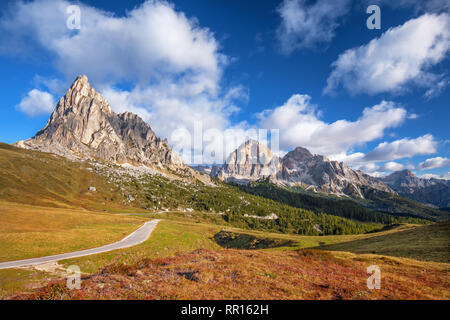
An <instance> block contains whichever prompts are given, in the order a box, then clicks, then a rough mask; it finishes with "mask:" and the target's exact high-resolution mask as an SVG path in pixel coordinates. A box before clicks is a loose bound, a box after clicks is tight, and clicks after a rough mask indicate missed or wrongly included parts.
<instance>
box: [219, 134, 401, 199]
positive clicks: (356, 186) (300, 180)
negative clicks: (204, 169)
mask: <svg viewBox="0 0 450 320" xmlns="http://www.w3.org/2000/svg"><path fill="white" fill-rule="evenodd" d="M214 175H215V176H217V177H219V178H220V179H221V180H224V181H233V182H239V183H247V182H248V181H255V180H259V179H263V178H269V179H270V180H271V181H272V182H274V183H277V184H280V185H288V186H300V187H303V188H305V189H307V190H314V191H320V192H325V193H329V194H337V195H348V196H351V197H356V198H364V191H363V188H362V187H365V188H366V187H369V188H372V189H376V190H380V191H385V192H389V193H395V192H394V191H393V190H392V189H391V188H390V187H388V186H387V185H386V184H384V183H383V182H381V181H378V180H377V179H375V178H373V177H371V176H369V175H367V174H365V173H363V172H362V171H359V170H352V169H350V168H349V167H348V166H347V165H345V164H344V163H343V162H337V161H331V160H329V159H327V158H326V157H324V156H321V155H312V154H311V153H310V152H309V151H308V150H307V149H305V148H301V147H297V148H295V149H294V150H292V151H290V152H289V153H287V154H286V155H285V156H284V157H283V158H279V157H277V156H274V155H273V154H272V152H271V151H270V149H269V148H267V147H266V146H265V145H264V144H261V143H259V142H257V141H253V140H249V141H247V142H245V143H244V144H242V145H241V146H240V147H239V148H238V149H236V150H235V151H234V152H233V153H231V155H230V156H229V158H228V160H227V163H226V164H225V165H224V166H223V167H222V168H221V169H220V170H217V171H216V173H215V174H214Z"/></svg>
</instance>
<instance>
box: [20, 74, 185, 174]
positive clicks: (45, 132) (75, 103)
mask: <svg viewBox="0 0 450 320" xmlns="http://www.w3.org/2000/svg"><path fill="white" fill-rule="evenodd" d="M15 145H16V146H19V147H22V148H28V149H34V150H39V151H45V152H51V153H55V154H58V155H61V156H64V157H68V158H81V159H91V160H100V161H104V162H112V163H117V164H122V163H130V164H133V165H145V166H148V167H152V168H164V169H172V170H175V171H189V170H191V169H188V168H187V166H186V165H185V164H184V163H183V161H182V160H181V158H180V157H179V156H178V155H177V154H175V153H174V152H173V151H172V150H171V148H170V147H169V146H168V144H167V141H166V140H162V139H160V138H158V137H157V136H156V135H155V133H154V132H153V131H152V129H151V128H150V126H149V125H148V124H147V123H146V122H144V121H143V120H142V119H141V118H140V117H138V116H137V115H135V114H133V113H130V112H125V113H122V114H117V113H115V112H113V111H112V109H111V107H110V105H109V103H108V101H107V100H106V99H105V98H103V97H102V96H101V95H100V94H99V93H98V92H97V91H96V90H95V89H94V88H92V87H91V86H90V84H89V81H88V78H87V77H86V76H84V75H83V76H78V77H77V78H76V79H75V81H74V82H73V84H72V86H71V87H70V88H69V90H68V91H67V92H66V94H65V95H64V97H62V98H61V99H60V100H59V102H58V103H57V105H56V108H55V110H54V111H53V113H52V114H51V116H50V119H49V120H48V122H47V125H46V126H45V127H44V128H43V129H42V130H40V131H39V132H38V133H37V134H36V136H34V137H33V138H30V139H28V140H25V141H19V142H17V143H16V144H15Z"/></svg>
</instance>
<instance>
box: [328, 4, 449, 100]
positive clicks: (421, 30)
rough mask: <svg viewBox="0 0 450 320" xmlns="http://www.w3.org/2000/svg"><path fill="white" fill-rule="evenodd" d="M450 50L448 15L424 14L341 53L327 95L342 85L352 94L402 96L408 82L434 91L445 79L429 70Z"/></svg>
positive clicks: (329, 80)
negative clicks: (388, 93) (364, 43)
mask: <svg viewBox="0 0 450 320" xmlns="http://www.w3.org/2000/svg"><path fill="white" fill-rule="evenodd" d="M449 49H450V17H449V15H448V14H446V13H442V14H440V15H437V14H424V15H422V16H420V17H419V18H416V19H411V20H409V21H407V22H405V23H404V24H403V25H401V26H398V27H395V28H391V29H389V30H387V31H386V32H385V33H383V35H381V36H380V37H379V38H376V39H373V40H372V41H370V42H369V43H368V44H366V45H363V46H360V47H357V48H353V49H349V50H346V51H345V52H344V53H342V54H340V55H339V57H338V59H337V60H336V61H335V62H333V64H332V67H333V71H332V72H331V74H330V76H329V77H328V80H327V86H326V87H325V89H324V92H325V93H332V92H334V91H335V89H336V88H337V87H339V86H342V87H344V88H345V89H346V90H347V91H348V92H350V93H351V94H358V93H368V94H371V95H373V94H378V93H383V92H391V93H399V92H402V91H403V90H405V88H406V85H407V84H409V83H414V84H415V85H418V86H421V87H425V88H433V86H435V84H436V83H439V82H440V81H442V80H441V76H440V75H437V74H434V73H432V72H431V71H430V68H431V67H433V66H434V65H436V64H438V63H439V62H440V61H442V60H443V59H444V58H445V57H446V56H447V54H448V52H449ZM433 93H435V91H434V92H429V93H428V95H432V94H433Z"/></svg>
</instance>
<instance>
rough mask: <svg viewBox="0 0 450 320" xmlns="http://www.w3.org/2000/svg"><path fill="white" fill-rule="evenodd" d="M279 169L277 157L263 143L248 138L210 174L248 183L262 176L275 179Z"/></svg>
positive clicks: (223, 178) (231, 180) (279, 164)
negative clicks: (221, 165) (220, 166)
mask: <svg viewBox="0 0 450 320" xmlns="http://www.w3.org/2000/svg"><path fill="white" fill-rule="evenodd" d="M280 170H281V162H280V158H279V157H277V156H274V155H273V154H272V151H271V150H270V149H269V148H268V147H267V146H265V145H264V144H262V143H260V142H258V141H255V140H248V141H246V142H245V143H243V144H242V145H240V146H239V147H238V148H237V149H236V150H234V151H233V152H232V153H231V154H230V155H229V156H228V158H227V160H226V163H225V164H224V165H223V167H222V168H216V170H213V171H212V173H211V174H213V175H214V176H216V177H218V178H219V179H221V180H225V181H229V182H236V183H248V182H249V181H254V180H258V179H262V178H269V179H271V180H272V181H276V177H277V174H278V172H280Z"/></svg>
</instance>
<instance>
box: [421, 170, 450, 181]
mask: <svg viewBox="0 0 450 320" xmlns="http://www.w3.org/2000/svg"><path fill="white" fill-rule="evenodd" d="M418 177H419V178H424V179H443V180H450V172H447V173H444V174H433V173H424V174H422V175H420V176H418Z"/></svg>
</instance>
